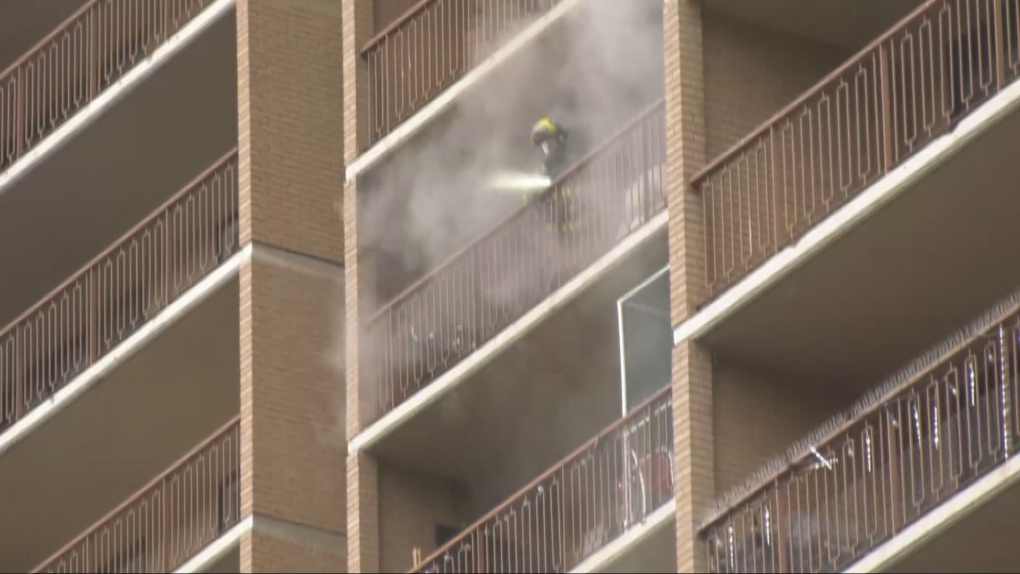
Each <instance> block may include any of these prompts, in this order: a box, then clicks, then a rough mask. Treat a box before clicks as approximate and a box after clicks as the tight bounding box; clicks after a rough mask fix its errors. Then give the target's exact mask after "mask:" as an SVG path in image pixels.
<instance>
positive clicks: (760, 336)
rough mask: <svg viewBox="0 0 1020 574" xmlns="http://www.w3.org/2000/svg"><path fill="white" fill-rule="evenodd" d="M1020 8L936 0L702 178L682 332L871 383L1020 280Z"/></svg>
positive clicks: (809, 373)
mask: <svg viewBox="0 0 1020 574" xmlns="http://www.w3.org/2000/svg"><path fill="white" fill-rule="evenodd" d="M1018 15H1020V4H1018V3H1017V2H1015V1H1013V0H1008V1H1004V0H996V1H994V2H992V1H989V2H956V1H953V0H939V1H931V2H926V3H924V4H923V5H922V6H920V7H919V8H917V9H916V10H914V11H913V12H912V13H911V14H910V15H909V16H908V17H907V18H905V19H904V20H902V21H901V22H900V23H899V24H897V25H896V26H895V27H894V28H893V29H891V30H890V31H888V32H887V33H885V34H884V35H883V36H881V37H880V38H878V39H877V40H876V41H875V42H874V43H873V44H872V45H870V46H868V47H867V48H865V49H864V50H863V51H861V52H860V53H859V54H857V55H856V56H855V57H853V58H852V59H850V60H849V61H848V62H847V63H846V64H844V65H843V66H841V67H839V68H838V69H837V70H836V71H834V72H833V73H832V74H830V76H829V77H827V78H826V79H824V80H823V81H822V82H820V83H819V84H818V85H817V86H815V87H814V88H812V89H811V90H809V91H808V92H807V93H805V94H804V95H803V96H801V97H800V98H799V99H797V100H796V101H795V102H794V103H793V104H791V105H789V106H787V108H786V109H784V110H783V111H781V112H780V113H779V114H777V115H776V116H775V117H774V118H773V119H771V120H769V121H768V122H767V123H765V124H764V125H763V126H762V127H760V128H759V129H758V130H756V131H754V132H753V133H752V134H750V135H748V136H747V137H746V138H744V139H743V140H742V141H741V142H740V143H738V145H736V146H735V147H734V148H733V149H732V150H730V151H729V152H728V153H726V154H724V155H723V156H720V157H719V158H717V159H716V160H715V161H713V162H712V163H711V164H710V165H708V166H707V167H706V168H705V169H704V170H703V171H702V172H701V173H700V174H698V175H697V176H696V177H695V178H694V180H693V182H692V189H691V192H690V193H692V194H694V197H695V198H696V201H698V202H699V203H700V205H701V213H699V214H698V215H699V216H700V217H701V218H703V220H704V222H705V226H704V232H705V237H706V248H705V252H704V255H705V258H706V265H705V268H706V270H705V283H704V284H703V288H704V289H703V292H704V293H705V294H706V298H705V300H704V301H703V303H702V305H701V306H700V308H699V310H698V312H697V313H695V314H694V315H693V316H692V317H690V318H689V319H688V320H687V321H685V322H684V323H682V324H680V325H679V326H674V327H675V330H674V340H675V341H677V342H679V341H681V340H684V339H687V338H694V339H698V340H699V341H700V342H701V343H703V344H704V345H705V346H706V347H707V348H709V349H710V350H711V351H712V352H713V353H714V354H716V355H719V356H726V357H728V358H729V359H732V360H734V361H739V362H741V363H743V364H746V365H749V366H753V367H754V368H760V369H765V370H770V371H772V372H774V373H779V374H782V375H784V376H787V377H789V378H794V379H797V380H803V381H811V380H826V381H828V382H829V383H830V384H831V385H832V386H834V387H839V388H841V389H843V390H849V391H853V392H855V393H860V392H863V391H864V390H865V389H864V388H862V387H861V386H860V383H861V382H862V381H873V380H876V379H877V378H879V377H880V376H882V374H884V373H886V372H889V371H891V370H893V369H895V368H896V366H897V364H898V361H899V360H900V359H901V358H902V357H903V356H910V355H913V354H917V353H920V352H921V351H922V350H923V349H925V348H927V347H928V346H930V345H931V344H932V343H933V342H934V341H933V339H932V338H931V333H941V332H947V331H949V330H951V329H953V328H954V327H955V326H956V325H959V324H961V323H963V322H965V321H967V320H968V318H970V317H973V316H974V315H976V314H978V313H979V312H980V311H981V309H982V307H983V306H984V305H985V302H987V301H990V300H995V299H998V298H1001V297H1003V296H1004V295H1005V294H1006V293H1008V292H1010V291H1011V290H1012V288H1013V286H1015V285H1017V284H1020V272H1018V271H1017V270H1016V269H1014V268H1011V267H1009V266H1000V265H998V264H997V263H995V262H996V261H1005V260H1007V259H1008V257H1009V252H1008V248H1007V247H1006V246H1007V245H1010V244H1011V243H1012V242H1014V241H1016V240H1018V239H1020V236H1018V235H1017V232H1016V228H1015V226H1013V225H1012V224H1011V222H1009V221H1008V220H1007V219H1006V218H1005V217H1003V218H1001V219H1000V218H999V214H1005V213H1010V212H1011V211H1012V210H1014V209H1016V208H1017V207H1020V206H1017V205H1014V201H1013V198H1014V197H1015V194H1013V193H1011V192H1010V190H1011V189H1012V183H1011V177H1010V173H1011V169H1012V167H1011V164H1012V159H1011V158H1010V157H1009V156H1008V154H1006V153H1004V151H1002V150H1006V149H1011V147H1012V146H1014V145H1015V142H1016V141H1017V140H1016V138H1017V137H1018V136H1020V131H1018V130H1020V118H1018V117H1017V116H1016V114H1015V113H1014V110H1015V109H1016V107H1017V104H1018V103H1020V100H1018V99H1017V98H1018V97H1020V85H1018V84H1017V83H1016V82H1014V81H1013V80H1014V79H1015V77H1016V75H1017V72H1020V50H1018V48H1017V47H1018V46H1020V32H1018V30H1020V27H1018V26H1017V25H1016V22H1017V17H1018ZM986 45H987V46H988V49H985V48H981V49H978V47H980V46H986ZM971 47H973V49H971ZM979 253H980V256H978V255H977V254H979ZM977 276H980V277H981V278H982V279H981V280H980V281H977V280H974V277H977ZM932 309H939V310H940V312H939V313H932V312H931V310H932ZM890 317H895V318H896V320H894V321H890V320H889V318H890ZM878 324H882V325H883V328H882V329H875V325H878ZM837 334H838V335H837Z"/></svg>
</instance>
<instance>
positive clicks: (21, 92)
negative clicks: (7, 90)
mask: <svg viewBox="0 0 1020 574" xmlns="http://www.w3.org/2000/svg"><path fill="white" fill-rule="evenodd" d="M24 71H25V68H24V66H18V71H17V78H18V79H17V87H16V88H15V90H14V94H15V96H14V109H15V111H14V113H15V116H14V139H15V144H14V159H15V161H17V160H18V159H20V158H21V153H22V150H23V149H24V147H25V134H26V133H27V132H26V128H25V118H26V116H27V114H26V107H27V105H28V104H27V103H26V101H25V100H26V99H27V98H28V86H26V85H25V72H24Z"/></svg>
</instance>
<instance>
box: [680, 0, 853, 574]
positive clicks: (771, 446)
mask: <svg viewBox="0 0 1020 574" xmlns="http://www.w3.org/2000/svg"><path fill="white" fill-rule="evenodd" d="M663 14H664V22H663V25H664V35H665V36H664V42H665V66H666V70H665V72H666V74H665V75H666V121H667V135H666V137H667V186H668V196H669V209H670V225H669V241H670V266H671V269H670V280H671V307H672V309H671V315H672V322H673V324H674V325H676V324H679V323H681V322H682V321H683V320H684V319H686V318H687V317H689V316H690V315H691V314H693V313H694V312H695V311H696V309H697V306H698V304H699V303H700V302H701V301H703V300H704V298H705V295H706V293H707V289H706V283H705V279H706V275H705V270H706V261H705V258H704V229H705V227H704V224H705V222H704V220H703V216H704V214H703V212H702V205H701V202H700V198H699V197H698V196H696V195H694V194H691V193H688V191H687V190H688V187H687V182H688V181H690V179H691V177H692V176H693V175H694V174H695V173H696V172H697V171H698V170H699V169H700V168H701V167H702V166H704V165H705V163H706V162H707V161H708V160H710V159H712V158H713V157H714V156H716V155H718V154H719V153H721V152H723V151H725V150H726V149H727V148H728V147H729V146H731V145H733V144H734V143H736V142H737V141H738V140H740V139H741V138H742V137H744V136H745V135H747V133H748V132H749V131H750V130H751V129H753V128H754V127H756V126H757V125H758V124H760V123H761V122H763V121H764V120H766V119H768V118H769V117H770V116H771V115H773V114H774V113H775V112H776V111H778V110H779V109H780V108H781V107H782V106H784V105H785V104H787V103H788V102H789V101H791V100H792V99H794V98H795V97H796V96H797V95H799V94H800V93H801V92H802V91H803V90H805V89H806V88H808V87H810V86H811V85H812V84H813V83H815V82H816V81H817V80H818V79H820V78H821V77H823V76H824V75H825V74H826V73H828V72H829V71H831V70H832V69H833V68H834V67H835V66H836V65H838V63H839V62H840V61H841V60H842V58H843V56H844V54H841V53H838V52H835V51H833V49H831V48H827V47H822V46H819V45H816V44H812V43H809V42H806V41H802V40H799V39H796V38H793V37H790V36H787V35H783V34H779V33H776V32H769V31H765V30H762V29H756V28H754V27H753V26H750V25H747V24H741V23H737V22H732V21H728V20H724V19H719V18H715V17H712V18H703V15H702V11H701V9H700V4H699V3H698V2H696V1H695V0H675V1H668V2H666V3H665V4H664V13H663ZM714 370H717V369H716V367H714V366H713V364H712V359H711V356H710V354H709V353H708V351H707V350H706V349H704V348H702V347H701V346H700V345H698V344H697V343H695V342H685V343H683V344H681V345H679V346H678V347H676V349H674V353H673V400H674V407H673V408H674V427H675V428H674V433H675V440H676V444H675V445H674V449H675V459H676V469H677V470H676V472H677V477H676V484H677V488H676V492H677V561H678V567H679V570H680V571H681V572H688V571H703V570H704V569H705V568H706V567H707V564H705V563H704V560H703V556H704V552H703V551H701V549H700V548H698V543H697V542H698V538H697V535H696V532H695V530H694V524H693V520H692V519H693V518H694V517H696V516H697V515H699V514H700V513H701V512H702V511H703V509H704V508H705V506H706V505H707V504H709V503H710V502H711V501H712V499H713V498H714V497H715V496H716V495H717V494H719V492H720V491H721V489H723V488H728V487H729V486H731V485H732V484H733V483H735V482H739V481H740V480H742V479H743V478H744V477H745V476H746V475H747V474H748V473H749V472H752V471H753V470H754V469H755V468H756V467H757V465H759V464H760V463H761V462H763V461H764V460H765V459H767V457H768V456H769V455H771V454H773V453H774V452H775V451H776V450H777V449H781V448H783V447H785V446H786V444H788V443H789V442H790V441H792V440H794V439H796V438H797V437H798V436H799V434H800V433H802V432H804V431H807V430H809V429H810V427H811V424H813V422H820V420H821V419H824V416H825V415H822V416H821V418H820V419H818V420H817V421H812V422H807V421H805V420H801V419H799V418H796V417H794V418H790V412H791V410H795V409H796V408H797V407H794V409H791V408H790V405H791V404H798V405H799V404H801V403H800V402H797V403H793V402H792V401H795V400H797V399H798V398H799V397H798V396H797V395H795V394H789V393H787V392H786V391H784V390H783V387H781V386H779V385H778V384H776V383H769V382H759V381H757V380H755V379H754V378H753V377H749V375H747V374H746V373H739V372H733V371H732V370H723V372H722V374H721V375H720V376H719V377H717V378H715V379H714V373H713V371H714ZM784 409H785V410H784ZM826 414H827V413H826ZM766 429H768V430H766ZM756 431H760V432H756ZM748 435H753V436H748Z"/></svg>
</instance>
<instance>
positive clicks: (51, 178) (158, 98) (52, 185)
mask: <svg viewBox="0 0 1020 574" xmlns="http://www.w3.org/2000/svg"><path fill="white" fill-rule="evenodd" d="M47 1H48V0H47ZM41 3H44V2H40V4H41ZM0 14H2V10H0ZM234 20H235V18H234V15H233V10H231V11H229V12H228V13H227V14H226V15H224V16H222V17H220V18H219V20H218V21H217V22H216V23H215V24H213V26H212V27H211V28H210V29H208V30H206V31H205V32H204V33H203V34H201V36H199V37H198V38H197V39H196V40H195V41H194V42H192V43H190V44H189V45H187V46H186V47H185V48H184V49H183V50H182V51H181V52H180V53H178V54H177V55H176V56H175V57H174V58H173V59H172V60H171V61H170V62H169V63H167V64H166V65H165V66H164V67H162V68H160V69H158V70H156V71H155V73H154V74H153V75H152V76H151V77H148V78H146V79H145V80H144V81H142V82H141V84H140V85H139V86H137V87H136V88H135V89H134V90H132V91H131V92H130V93H127V94H126V95H124V96H123V97H122V98H121V99H119V100H117V101H116V102H115V103H114V104H113V105H112V106H110V109H109V110H107V111H106V112H105V113H104V114H103V115H102V116H101V117H100V118H98V119H97V120H96V121H95V122H93V123H92V124H90V125H87V126H85V127H84V128H83V129H80V130H78V131H77V132H76V133H75V134H74V135H73V136H72V137H70V138H68V139H67V141H66V143H65V144H64V145H63V146H62V147H60V148H58V149H57V150H55V151H53V152H51V153H50V154H49V155H47V156H46V157H44V158H41V160H40V161H39V163H38V164H37V165H36V166H35V168H34V169H32V170H31V171H29V172H28V173H27V174H25V175H24V176H23V177H21V178H20V179H17V180H15V181H14V182H13V183H10V184H7V185H5V186H3V187H0V268H2V269H4V277H5V278H7V280H6V281H0V293H3V297H0V325H6V324H7V323H8V322H10V321H11V320H12V319H14V318H15V317H17V316H18V315H20V314H21V313H22V312H24V311H25V310H27V309H28V308H29V307H30V306H31V305H33V304H34V303H36V302H37V301H38V300H39V299H41V298H42V297H43V296H45V295H46V294H47V293H49V292H50V291H51V290H53V289H54V288H55V287H57V286H58V285H60V284H61V283H62V282H63V281H64V280H65V279H67V278H68V277H69V276H70V275H71V274H73V273H74V272H76V271H78V269H80V268H81V267H82V266H84V265H85V264H86V263H87V262H89V261H90V260H91V259H92V258H93V257H95V256H96V255H99V253H100V252H101V251H102V250H103V249H105V248H106V247H107V246H108V245H110V244H111V243H113V242H114V241H116V240H117V239H119V238H120V237H121V236H123V235H124V234H125V233H126V232H127V231H128V230H129V229H131V228H132V227H133V226H134V225H136V224H137V223H139V222H140V221H141V220H142V219H143V218H145V217H146V216H148V215H149V214H150V213H151V212H153V211H154V210H155V209H156V208H158V207H159V206H160V205H161V204H162V203H163V202H165V201H166V200H167V199H169V198H170V196H171V195H173V194H174V193H176V192H177V191H179V190H180V189H181V188H183V187H184V186H185V185H187V184H188V183H189V182H190V181H192V180H193V179H194V178H195V177H196V176H198V175H199V174H201V173H202V172H203V171H204V170H205V169H206V168H208V167H209V166H210V165H212V164H213V163H214V162H215V161H216V160H218V159H219V158H220V157H222V156H223V155H224V154H225V153H227V152H228V151H229V150H231V149H232V148H234V147H235V146H236V145H237V66H236V52H237V45H236V38H235V37H236V34H235V27H236V25H235V21H234ZM0 33H2V29H0ZM23 161H24V160H23ZM30 161H31V160H30ZM18 165H19V164H18V163H16V164H14V166H13V167H14V168H17V167H18ZM40 261H45V264H44V265H41V264H40ZM12 278H17V280H16V281H15V280H12Z"/></svg>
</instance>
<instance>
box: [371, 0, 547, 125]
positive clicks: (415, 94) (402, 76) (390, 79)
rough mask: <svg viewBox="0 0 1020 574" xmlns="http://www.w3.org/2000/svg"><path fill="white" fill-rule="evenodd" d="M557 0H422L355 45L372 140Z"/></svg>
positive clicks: (436, 94)
mask: <svg viewBox="0 0 1020 574" xmlns="http://www.w3.org/2000/svg"><path fill="white" fill-rule="evenodd" d="M559 2H560V0H422V1H421V2H419V3H418V4H416V5H415V6H414V7H412V8H411V9H410V10H408V11H407V12H406V13H405V14H404V15H403V16H401V17H400V18H398V19H397V20H396V21H394V22H393V23H392V24H390V25H389V26H387V27H386V28H385V29H384V30H382V31H381V32H379V33H378V34H377V35H376V36H375V37H374V38H372V39H371V40H370V41H369V42H368V43H367V44H365V46H364V47H363V48H362V49H361V57H362V58H364V60H365V63H366V65H367V69H368V126H369V142H368V145H372V144H374V143H375V142H377V141H379V140H380V139H382V138H384V137H386V135H387V134H389V133H390V132H391V131H393V129H394V128H396V127H397V126H398V125H399V124H400V123H401V122H403V121H404V120H406V119H408V118H409V117H411V116H412V115H414V114H415V112H417V111H418V110H420V109H421V108H423V107H424V106H425V105H426V104H428V103H429V102H431V101H432V100H433V99H435V98H436V96H438V95H439V94H440V93H442V92H443V91H444V90H446V89H447V88H449V87H450V86H451V85H453V83H454V82H456V81H457V80H459V79H460V78H461V77H462V76H464V75H465V74H466V73H467V72H468V71H470V70H471V69H472V68H473V67H474V66H476V65H477V64H478V63H480V62H481V61H483V60H484V59H485V58H487V57H488V56H489V55H491V54H492V53H493V52H495V50H496V49H497V48H499V47H500V46H502V45H503V44H504V43H505V41H506V40H508V39H509V38H511V37H512V35H513V33H514V32H516V31H517V30H518V29H519V27H520V26H521V25H522V24H523V23H524V22H525V21H527V20H528V19H530V18H532V17H535V16H538V15H541V14H543V13H545V12H547V11H549V10H550V9H551V8H552V7H553V6H555V5H556V4H558V3H559Z"/></svg>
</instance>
